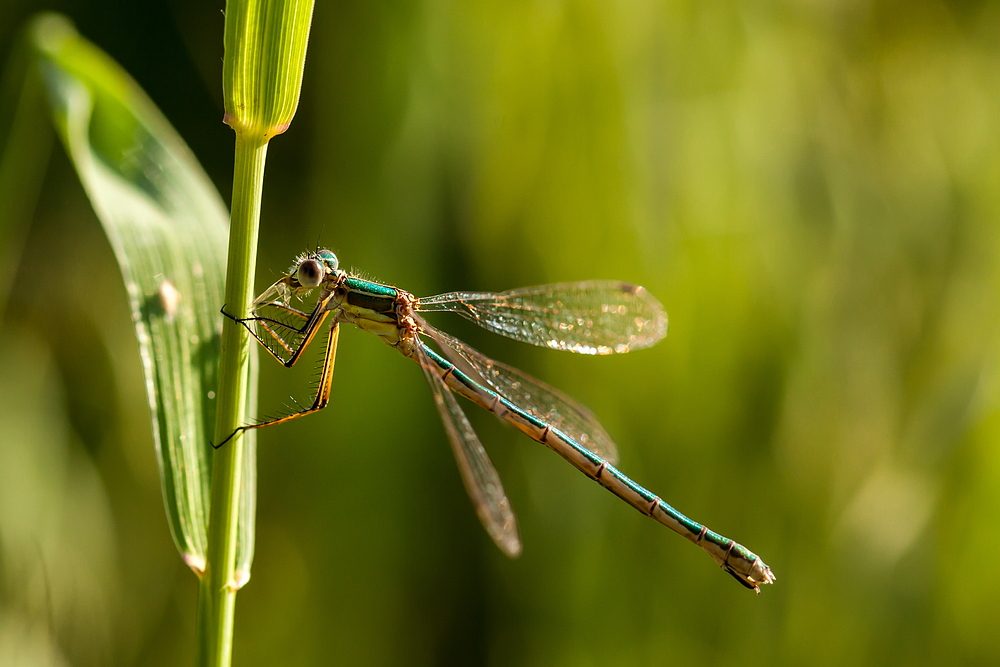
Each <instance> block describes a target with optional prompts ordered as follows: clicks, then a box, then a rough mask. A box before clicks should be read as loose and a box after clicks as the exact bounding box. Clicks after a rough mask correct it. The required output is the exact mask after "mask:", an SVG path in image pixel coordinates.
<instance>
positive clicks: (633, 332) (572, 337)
mask: <svg viewBox="0 0 1000 667" xmlns="http://www.w3.org/2000/svg"><path fill="white" fill-rule="evenodd" d="M313 290H318V293H317V296H316V302H315V305H314V306H313V307H312V308H311V310H310V309H301V308H297V307H296V306H295V304H296V303H297V302H296V300H299V301H301V300H304V299H305V298H306V297H307V296H308V295H309V294H310V293H311V292H312V291H313ZM222 312H223V314H224V315H226V316H227V317H229V318H230V319H232V320H234V321H235V322H237V323H239V324H241V325H243V326H244V327H246V329H247V331H249V333H250V334H251V335H252V336H253V337H254V338H255V339H256V340H257V342H259V343H260V344H261V345H262V346H263V347H264V349H266V350H267V351H268V352H269V353H270V354H271V356H273V357H274V358H275V359H276V360H278V361H279V362H281V363H282V364H284V365H285V366H286V367H289V368H290V367H292V366H294V365H295V363H296V362H297V361H298V360H299V359H300V358H301V357H302V354H303V352H305V350H306V349H307V348H308V347H309V345H310V343H311V342H312V341H313V340H314V339H315V338H316V336H317V334H318V333H319V332H320V331H322V330H323V328H324V324H325V323H326V322H327V321H328V320H329V321H330V325H329V333H328V336H327V339H326V351H325V355H324V358H323V363H322V367H321V370H320V373H319V382H318V387H317V390H316V394H315V396H314V398H313V402H312V404H311V405H309V406H304V405H299V406H298V407H299V408H300V409H299V410H297V411H295V412H291V413H289V414H286V415H284V416H281V417H277V418H274V419H267V420H263V421H259V422H257V423H254V424H249V425H246V426H242V427H240V428H237V429H236V431H234V432H233V434H232V435H230V436H229V438H227V439H226V440H225V441H223V442H222V443H220V444H219V445H218V446H222V445H223V444H225V442H227V441H228V440H230V439H232V438H233V437H235V436H236V435H238V434H239V433H240V432H243V431H247V430H250V429H257V428H264V427H267V426H274V425H276V424H281V423H284V422H287V421H290V420H292V419H297V418H299V417H303V416H305V415H308V414H312V413H314V412H318V411H319V410H322V409H323V408H325V407H326V406H327V405H328V404H329V403H330V387H331V384H332V381H333V369H334V360H335V358H336V353H337V342H338V339H339V334H340V325H341V324H353V325H355V326H357V327H358V328H359V329H362V330H364V331H367V332H369V333H372V334H375V335H376V336H378V337H380V338H381V339H382V340H383V341H385V342H386V343H387V344H388V345H389V346H391V347H394V348H396V349H397V350H399V352H401V353H402V354H403V356H405V357H408V358H410V359H412V360H413V361H415V362H417V364H419V365H420V368H421V369H422V370H423V374H424V376H425V378H426V380H427V383H428V384H429V385H430V388H431V392H432V394H433V397H434V404H435V405H436V407H437V410H438V412H439V413H440V416H441V421H442V422H443V423H444V427H445V431H446V432H447V435H448V441H449V443H450V444H451V448H452V452H453V454H454V456H455V460H456V461H457V463H458V468H459V472H460V475H461V478H462V481H463V483H464V485H465V488H466V491H467V492H468V495H469V497H470V499H471V500H472V504H473V506H474V507H475V511H476V514H477V515H478V517H479V519H480V521H481V522H482V524H483V526H484V527H485V528H486V531H487V533H488V534H489V535H490V537H491V538H492V539H493V541H494V542H495V543H496V545H497V546H498V547H499V548H500V549H501V550H502V551H503V552H504V553H505V554H507V555H508V556H510V557H516V556H518V555H519V554H520V552H521V540H520V537H519V535H518V529H517V521H516V519H515V517H514V512H513V511H512V509H511V505H510V501H509V500H508V498H507V494H506V492H505V491H504V489H503V485H502V484H501V482H500V477H499V475H498V474H497V471H496V469H495V468H494V467H493V464H492V462H491V461H490V458H489V456H488V455H487V453H486V450H485V449H484V448H483V445H482V443H481V442H480V441H479V438H478V436H477V435H476V433H475V431H474V430H473V429H472V426H471V424H470V423H469V420H468V417H466V415H465V413H464V412H463V411H462V408H461V407H460V406H459V404H458V401H457V399H456V398H455V395H456V394H458V395H460V396H462V397H464V398H466V399H468V400H469V401H471V402H473V403H475V404H476V405H479V406H480V407H482V408H484V409H486V410H488V411H490V412H492V413H493V414H494V415H496V416H497V417H498V418H499V419H501V420H503V421H505V422H507V423H509V424H510V425H512V426H513V427H514V428H516V429H517V430H519V431H521V432H522V433H524V434H525V435H527V436H528V437H529V438H531V439H532V440H535V441H537V442H539V443H541V444H543V445H545V446H547V447H549V448H550V449H552V450H554V451H555V452H556V453H557V454H559V455H560V456H561V457H563V458H564V459H566V460H567V461H569V462H570V463H571V464H572V465H573V466H574V467H576V468H577V469H578V470H580V471H581V472H583V474H585V475H586V476H587V477H589V478H591V479H593V480H595V481H596V482H597V483H599V484H600V485H601V486H603V487H604V488H606V489H608V490H609V491H611V493H613V494H615V495H616V496H618V497H619V498H621V499H622V500H624V501H625V502H626V503H628V504H629V505H631V506H632V507H634V508H635V509H637V510H638V511H639V512H641V513H642V514H644V515H646V516H648V517H651V518H653V519H655V520H656V521H658V522H659V523H661V524H663V525H664V526H666V527H667V528H670V529H671V530H673V531H675V532H676V533H678V534H680V535H681V536H683V537H685V538H687V539H688V540H689V541H691V542H693V543H694V544H696V545H698V546H700V547H701V548H702V549H703V550H704V551H705V552H706V553H708V555H709V556H711V557H712V559H713V560H714V561H715V562H716V563H717V564H718V565H719V566H720V567H721V568H722V569H723V570H725V571H726V572H728V573H729V574H730V575H732V576H733V578H735V579H736V581H738V582H739V583H740V584H742V585H743V586H745V587H747V588H750V589H753V590H754V591H756V592H757V593H758V594H759V593H760V585H761V584H771V583H774V581H775V576H774V574H773V573H772V572H771V568H769V567H768V566H767V565H765V564H764V562H763V561H762V560H761V559H760V557H759V556H757V555H756V554H754V553H753V552H751V551H750V550H749V549H747V548H746V547H744V546H742V545H741V544H738V543H737V542H735V541H733V540H731V539H729V538H727V537H723V536H722V535H719V534H718V533H716V532H714V531H712V530H709V529H708V527H706V526H704V525H702V524H700V523H698V522H696V521H694V520H692V519H689V518H688V517H687V516H685V515H684V514H682V513H680V512H679V511H677V510H676V509H674V508H673V507H671V506H670V505H669V504H667V503H666V502H664V501H663V500H662V499H661V498H660V497H659V496H657V495H656V494H654V493H652V492H651V491H648V490H647V489H645V488H643V487H642V486H640V485H639V484H637V483H636V482H634V481H632V480H631V479H629V478H628V477H627V476H625V474H624V473H622V472H621V471H619V470H618V469H617V468H616V467H615V464H617V462H618V449H617V446H616V445H615V443H614V441H613V440H612V439H611V436H610V435H608V433H607V432H606V431H605V430H604V427H602V426H601V424H600V422H599V421H598V420H597V418H596V417H595V416H594V414H593V413H592V412H591V411H590V410H588V409H587V408H586V407H584V406H583V405H581V404H580V403H578V402H577V401H575V400H574V399H572V398H570V397H569V396H567V395H566V394H564V393H562V392H561V391H559V390H558V389H555V388H553V387H550V386H549V385H547V384H545V383H543V382H542V381H540V380H537V379H535V378H533V377H531V376H530V375H528V374H527V373H524V372H523V371H520V370H518V369H516V368H513V367H511V366H508V365H506V364H503V363H501V362H499V361H494V360H493V359H490V358H489V357H487V356H486V355H484V354H482V353H481V352H478V351H477V350H475V349H473V348H472V347H470V346H469V345H467V344H466V343H463V342H462V341H460V340H458V339H457V338H455V337H453V336H451V335H449V334H447V333H445V332H443V331H440V330H438V329H436V328H434V327H433V326H431V325H430V324H429V323H428V322H427V320H425V319H424V317H423V313H428V312H451V313H457V314H458V315H460V316H462V317H464V318H466V319H468V320H470V321H472V322H474V323H476V324H477V325H479V326H481V327H483V328H485V329H487V330H488V331H492V332H494V333H497V334H500V335H503V336H507V337H509V338H513V339H514V340H518V341H522V342H525V343H531V344H533V345H539V346H542V347H547V348H552V349H556V350H567V351H570V352H576V353H580V354H596V355H606V354H621V353H624V352H630V351H632V350H638V349H642V348H646V347H650V346H652V345H654V344H655V343H657V342H658V341H660V340H661V339H662V338H663V337H664V336H665V335H666V332H667V314H666V312H665V311H664V309H663V306H662V305H661V304H660V302H659V301H657V300H656V298H655V297H653V296H652V295H651V294H650V293H649V292H647V291H646V290H645V289H644V288H642V287H639V286H636V285H632V284H629V283H624V282H618V281H610V280H591V281H585V282H575V283H560V284H553V285H543V286H539V287H528V288H521V289H514V290H510V291H506V292H499V293H488V292H449V293H447V294H439V295H437V296H431V297H426V298H417V297H415V296H413V295H412V294H410V293H409V292H406V291H404V290H402V289H399V288H398V287H393V286H391V285H383V284H380V283H375V282H372V281H369V280H365V279H363V278H361V277H359V276H357V275H353V274H351V273H349V272H347V271H345V270H343V269H341V268H340V265H339V261H338V259H337V256H336V255H335V254H334V253H333V252H332V251H330V250H327V249H316V250H314V251H309V252H306V253H303V254H301V255H299V256H298V257H297V258H296V259H295V262H294V263H293V264H292V266H291V267H290V268H289V269H288V271H287V272H285V274H284V275H283V276H282V277H281V278H280V279H279V280H277V281H276V282H275V283H274V284H273V285H271V286H270V287H269V288H267V289H266V290H265V291H264V292H263V293H262V294H261V295H260V296H259V297H257V298H256V299H255V300H254V302H253V303H252V304H251V306H250V309H249V314H248V317H245V318H237V317H235V316H233V315H230V314H228V313H226V312H225V308H223V311H222ZM428 342H430V343H433V345H434V347H436V348H437V350H435V349H434V348H432V347H431V346H430V345H428Z"/></svg>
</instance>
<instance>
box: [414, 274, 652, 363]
mask: <svg viewBox="0 0 1000 667" xmlns="http://www.w3.org/2000/svg"><path fill="white" fill-rule="evenodd" d="M417 310H421V311H448V312H453V313H458V314H459V315H461V316H462V317H464V318H466V319H468V320H471V321H473V322H475V323H476V324H478V325H479V326H481V327H483V328H484V329H488V330H489V331H492V332H494V333H498V334H500V335H502V336H507V337H509V338H513V339H514V340H519V341H522V342H525V343H531V344H532V345H540V346H541V347H550V348H552V349H555V350H568V351H570V352H579V353H581V354H614V353H621V352H628V351H630V350H637V349H640V348H643V347H649V346H651V345H654V344H655V343H656V342H658V341H659V340H660V339H662V338H663V337H664V336H665V335H667V313H666V312H665V311H664V310H663V306H662V305H660V302H659V301H657V300H656V298H655V297H654V296H653V295H652V294H650V293H649V292H647V291H646V290H645V289H643V288H642V287H639V286H637V285H631V284H629V283H623V282H617V281H613V280H591V281H586V282H579V283H560V284H556V285H541V286H539V287H525V288H522V289H516V290H510V291H509V292H499V293H496V294H494V293H490V292H449V293H448V294H439V295H437V296H431V297H427V298H424V299H420V301H419V304H418V305H417Z"/></svg>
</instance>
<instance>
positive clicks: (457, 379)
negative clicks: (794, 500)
mask: <svg viewBox="0 0 1000 667" xmlns="http://www.w3.org/2000/svg"><path fill="white" fill-rule="evenodd" d="M420 346H421V349H422V352H423V353H424V354H425V355H427V357H428V358H429V359H430V360H431V361H433V363H434V365H435V366H436V367H437V368H438V369H440V370H441V371H442V377H443V379H444V381H445V382H446V383H447V385H448V387H449V388H450V389H452V390H453V391H455V393H458V394H462V395H463V396H465V397H466V398H468V399H469V400H471V401H473V402H474V403H476V404H478V405H480V406H481V407H483V408H485V409H487V410H489V411H490V412H493V413H494V414H496V415H497V416H498V417H500V418H501V419H503V420H505V421H508V422H511V423H513V424H514V425H515V426H517V427H518V429H519V430H521V431H522V432H523V433H525V434H526V435H528V437H530V438H532V439H533V440H536V441H538V442H541V443H542V444H544V445H546V446H548V447H549V448H550V449H552V450H554V451H555V452H557V453H558V454H560V455H561V456H562V457H563V458H565V459H566V460H567V461H569V462H570V463H572V464H573V465H574V466H576V467H577V468H578V469H579V470H580V471H581V472H583V473H584V474H585V475H587V476H588V477H590V478H591V479H594V480H596V481H598V482H599V483H600V484H601V485H602V486H604V487H605V488H607V489H608V490H609V491H611V492H612V493H614V494H615V495H617V496H618V497H619V498H621V499H623V500H625V501H626V502H627V503H629V504H630V505H632V507H633V508H635V509H636V510H637V511H638V512H640V513H641V514H644V515H645V516H648V517H651V518H654V519H656V520H657V521H659V522H660V523H662V524H664V525H666V526H667V527H668V528H671V529H673V530H674V531H676V532H677V533H679V534H681V535H682V536H684V537H686V538H687V539H688V540H690V541H691V542H693V543H695V544H698V545H699V546H701V547H702V548H703V549H705V550H706V551H707V552H708V553H709V555H711V556H712V557H713V558H715V559H716V560H717V561H718V562H719V564H720V565H721V566H722V567H723V569H725V570H726V571H727V572H729V573H730V574H731V575H732V576H733V577H734V578H736V580H737V581H739V582H740V583H741V584H743V585H744V586H747V587H749V588H754V586H751V585H749V583H748V582H746V581H745V579H744V577H743V576H742V575H741V574H740V573H739V569H738V568H737V569H734V567H735V565H736V563H737V562H738V561H742V564H743V565H744V566H748V567H750V568H752V567H753V566H754V565H755V564H756V563H758V562H759V560H760V559H759V557H758V556H757V555H756V554H754V553H753V552H751V551H750V550H749V549H747V548H746V547H744V546H742V545H740V544H739V543H737V542H735V541H733V540H731V539H729V538H727V537H723V536H722V535H719V534H718V533H715V532H714V531H711V530H709V529H708V528H707V527H705V526H703V525H702V524H700V523H698V522H697V521H694V520H692V519H690V518H688V517H687V516H685V515H684V514H682V513H681V512H679V511H677V510H676V509H674V508H673V507H672V506H670V505H669V504H668V503H666V502H664V501H663V499H662V498H660V497H659V496H657V495H656V494H654V493H653V492H651V491H649V490H648V489H646V488H644V487H643V486H641V485H639V484H638V483H636V482H635V481H633V480H632V479H630V478H629V477H628V476H627V475H625V474H624V473H622V472H621V471H620V470H618V469H617V468H615V467H614V466H613V465H611V464H610V463H608V462H607V461H605V460H604V459H602V458H601V457H599V456H597V455H595V454H594V453H593V452H591V451H589V450H588V449H587V448H586V447H584V446H582V445H580V444H579V443H578V442H576V441H575V440H573V439H572V438H570V437H569V436H568V435H566V434H565V433H562V432H561V431H559V430H558V429H554V428H552V427H551V426H550V425H548V424H546V423H545V422H544V421H542V420H540V419H538V418H536V417H535V416H533V415H531V414H529V413H527V412H525V411H524V410H522V409H521V408H520V407H518V406H517V405H515V404H513V403H511V402H510V401H509V400H507V399H506V398H504V397H502V396H500V395H498V394H497V393H496V392H494V391H492V390H490V389H488V388H486V387H484V386H482V385H481V384H479V383H478V382H476V381H475V380H473V379H472V378H470V377H469V376H468V375H466V374H465V373H463V372H462V371H461V370H459V369H458V368H456V367H455V365H454V364H452V363H451V362H450V361H448V360H446V359H444V358H443V357H441V356H440V355H438V354H437V353H436V352H434V351H433V350H431V349H430V348H429V347H427V346H426V345H424V344H423V343H420ZM498 405H500V406H502V407H503V410H504V411H503V412H501V411H499V410H498V409H497V406H498ZM512 415H513V416H517V417H518V418H520V420H523V422H524V423H525V424H526V425H528V426H531V427H534V429H537V431H535V432H532V431H531V430H530V429H526V428H522V427H521V426H520V425H519V422H518V421H516V420H513V419H511V416H512ZM566 448H569V449H570V450H572V453H573V454H576V455H579V456H581V457H583V458H584V459H585V460H586V461H587V462H588V463H590V464H591V465H592V466H593V469H592V470H591V469H588V468H587V467H586V466H584V465H580V464H579V463H578V462H577V458H576V457H575V456H569V455H567V451H566ZM621 488H624V489H627V490H629V491H632V492H633V493H634V494H635V495H637V496H638V497H639V498H641V499H642V500H643V501H645V504H643V503H641V502H635V501H634V500H633V499H632V498H631V497H630V496H628V495H627V494H624V493H621V492H620V491H619V489H621ZM772 576H773V575H772ZM761 583H762V582H761Z"/></svg>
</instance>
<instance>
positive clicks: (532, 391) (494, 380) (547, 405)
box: [421, 322, 618, 465]
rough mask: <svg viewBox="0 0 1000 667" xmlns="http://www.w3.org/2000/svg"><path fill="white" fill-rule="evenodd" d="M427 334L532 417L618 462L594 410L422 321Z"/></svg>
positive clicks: (459, 363) (455, 360)
mask: <svg viewBox="0 0 1000 667" xmlns="http://www.w3.org/2000/svg"><path fill="white" fill-rule="evenodd" d="M421 326H422V327H423V328H424V333H426V334H427V335H428V336H429V337H430V338H431V339H432V340H434V342H435V343H437V344H438V347H440V348H441V351H442V352H443V353H444V354H445V356H446V357H448V359H449V360H450V361H451V362H452V363H454V364H455V365H456V366H458V367H459V368H464V367H470V368H471V369H472V370H474V371H475V374H473V375H472V376H471V377H472V378H473V379H476V376H477V375H478V376H479V377H481V378H482V379H483V380H484V381H485V382H486V385H487V386H488V387H489V388H491V389H493V391H495V392H497V393H498V394H500V395H501V396H503V397H504V398H506V399H507V400H508V401H510V402H511V403H513V404H514V405H516V406H518V407H519V408H521V409H522V410H524V411H525V412H527V413H529V414H530V415H531V416H533V417H536V418H538V419H540V420H542V421H544V422H545V423H546V424H549V425H550V426H552V427H553V428H556V429H559V430H560V431H562V432H563V433H565V434H566V435H568V436H569V437H570V438H572V439H573V440H576V441H577V442H578V443H580V444H581V445H583V446H584V447H586V448H587V449H589V450H590V451H592V452H593V453H595V454H597V455H598V456H600V457H601V458H602V459H604V460H606V461H607V462H608V463H610V464H611V465H617V464H618V447H617V445H615V442H614V440H612V439H611V436H610V435H608V432H607V431H605V430H604V427H603V426H601V423H600V422H599V421H598V420H597V417H595V416H594V413H593V412H591V411H590V410H588V409H587V408H586V407H584V406H583V405H581V404H580V403H578V402H577V401H575V400H574V399H572V398H570V397H569V396H567V395H566V394H564V393H562V392H561V391H559V390H558V389H556V388H554V387H550V386H549V385H547V384H545V383H544V382H542V381H541V380H538V379H536V378H533V377H531V376H530V375H528V374H527V373H525V372H523V371H520V370H518V369H516V368H514V367H513V366H508V365H507V364H504V363H501V362H499V361H495V360H493V359H490V358H489V357H487V356H486V355H485V354H483V353H482V352H479V351H478V350H476V349H474V348H472V347H469V346H468V345H466V344H465V343H463V342H462V341H460V340H458V339H457V338H455V337H454V336H450V335H448V334H446V333H444V332H443V331H439V330H437V329H435V328H434V327H432V326H430V325H429V324H427V323H426V322H421Z"/></svg>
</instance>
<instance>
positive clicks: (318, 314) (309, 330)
mask: <svg viewBox="0 0 1000 667" xmlns="http://www.w3.org/2000/svg"><path fill="white" fill-rule="evenodd" d="M332 298H333V295H332V294H331V295H330V296H327V297H326V298H325V299H321V300H319V301H318V302H316V307H315V308H313V311H312V313H311V314H310V315H306V313H304V312H302V311H301V310H296V309H295V308H292V307H290V306H286V305H285V304H283V303H280V302H277V301H269V302H267V303H265V304H261V305H260V306H258V307H262V306H272V307H276V308H280V309H282V310H285V311H287V312H288V313H291V314H294V315H296V316H298V317H302V318H304V319H305V320H306V322H305V324H303V325H302V328H301V329H300V328H298V327H295V326H292V325H290V324H287V323H285V322H282V321H280V320H276V319H273V318H270V317H261V316H258V315H253V316H251V317H243V318H240V317H235V316H233V315H230V314H229V313H227V312H226V309H225V306H223V307H222V310H221V311H220V312H221V313H222V314H223V315H225V316H226V317H228V318H229V319H231V320H233V321H234V322H238V323H239V324H242V325H243V328H245V329H246V330H247V331H249V332H250V335H251V336H253V337H254V339H256V340H257V342H258V343H260V344H261V347H263V348H264V349H265V350H267V352H268V354H270V355H271V356H272V357H274V358H275V359H277V360H278V361H280V362H281V363H282V365H284V366H285V367H286V368H291V367H292V366H294V365H295V362H297V361H298V360H299V357H300V356H302V353H303V352H305V349H306V348H307V347H309V343H311V342H312V339H313V338H314V337H315V336H316V333H317V332H318V331H319V328H320V326H322V324H323V322H324V320H326V317H327V315H329V314H330V310H329V308H328V306H329V303H330V300H331V299H332ZM250 322H256V323H259V324H260V325H261V326H262V327H263V328H264V330H265V331H267V333H268V334H269V335H270V336H271V337H273V338H274V339H275V340H277V341H278V342H279V343H280V344H281V347H283V348H284V349H285V351H287V352H288V353H289V356H288V358H287V359H286V358H284V357H282V356H281V355H279V354H278V353H277V352H275V351H274V349H272V348H271V346H270V345H269V344H268V343H267V341H266V340H264V339H263V338H262V337H261V336H260V335H259V334H258V333H257V332H256V331H255V330H254V329H253V327H251V326H250V324H249V323H250ZM269 325H277V326H281V327H284V328H286V329H288V330H289V331H294V332H295V333H296V334H299V335H301V336H302V340H301V341H300V342H299V343H298V344H297V345H295V346H291V345H289V344H288V343H286V342H285V339H284V338H282V337H281V336H279V335H278V334H277V333H276V332H275V331H274V330H273V329H271V327H270V326H269ZM230 437H232V436H230Z"/></svg>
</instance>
